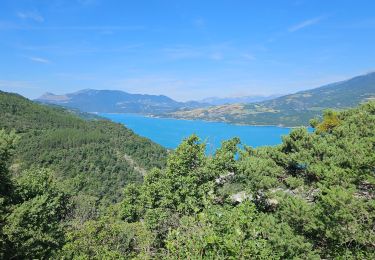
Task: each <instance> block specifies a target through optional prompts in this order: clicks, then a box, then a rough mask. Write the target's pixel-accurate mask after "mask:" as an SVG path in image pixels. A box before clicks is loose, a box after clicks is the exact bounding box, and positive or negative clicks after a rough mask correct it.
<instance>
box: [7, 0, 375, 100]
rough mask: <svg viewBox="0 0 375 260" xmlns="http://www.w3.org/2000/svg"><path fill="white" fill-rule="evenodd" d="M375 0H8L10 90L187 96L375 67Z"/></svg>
mask: <svg viewBox="0 0 375 260" xmlns="http://www.w3.org/2000/svg"><path fill="white" fill-rule="evenodd" d="M374 47H375V1H374V0H368V1H364V0H353V1H347V0H340V1H335V0H321V1H318V0H311V1H308V0H290V1H287V0H277V1H276V0H275V1H267V0H259V1H251V0H243V1H237V0H228V1H224V0H197V1H194V0H185V1H182V0H174V1H172V0H170V1H167V0H158V1H156V0H147V1H146V0H144V1H143V0H133V1H126V0H117V1H112V0H71V1H68V0H0V89H1V90H5V91H12V92H17V93H20V94H22V95H24V96H26V97H29V98H35V97H37V96H39V95H41V94H42V93H44V92H47V91H48V92H53V93H57V94H62V93H67V92H74V91H77V90H80V89H85V88H94V89H120V90H124V91H128V92H131V93H148V94H165V95H168V96H170V97H172V98H175V99H177V100H191V99H201V98H204V97H209V96H221V97H224V96H242V95H253V94H265V95H267V94H284V93H291V92H295V91H297V90H302V89H308V88H313V87H317V86H320V85H322V84H325V83H330V82H334V81H338V80H343V79H346V78H349V77H351V76H355V75H358V74H363V73H366V72H369V71H373V70H374V69H375V65H374V64H375V63H374V62H375V49H374Z"/></svg>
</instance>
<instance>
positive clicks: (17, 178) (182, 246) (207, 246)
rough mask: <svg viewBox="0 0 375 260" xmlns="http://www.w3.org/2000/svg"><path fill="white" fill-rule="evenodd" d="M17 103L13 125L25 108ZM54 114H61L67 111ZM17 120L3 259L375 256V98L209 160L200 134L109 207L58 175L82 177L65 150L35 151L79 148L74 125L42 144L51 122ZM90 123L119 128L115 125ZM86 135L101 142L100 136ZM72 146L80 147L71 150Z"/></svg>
mask: <svg viewBox="0 0 375 260" xmlns="http://www.w3.org/2000/svg"><path fill="white" fill-rule="evenodd" d="M12 97H13V98H18V99H19V97H16V96H12ZM7 100H10V98H9V99H7ZM24 102H26V103H27V104H30V106H31V107H32V106H34V104H32V103H28V102H27V101H26V100H24ZM45 109H46V110H48V111H52V110H50V108H45ZM2 111H3V108H2ZM10 111H11V112H9V113H10V114H9V115H8V116H7V118H8V125H9V124H10V123H9V120H10V119H11V118H12V116H11V115H13V114H17V113H15V112H14V111H15V110H10ZM53 111H55V112H54V113H56V114H55V116H54V117H53V118H54V120H56V121H54V122H58V117H57V114H61V111H60V112H57V111H56V110H53ZM35 113H36V111H34V112H32V113H30V115H29V116H32V114H35ZM51 113H52V112H51ZM62 114H64V116H68V115H69V113H67V112H63V113H62ZM69 117H71V118H72V120H73V118H75V120H77V122H84V121H81V119H76V117H74V116H71V115H69ZM26 118H27V117H26ZM38 118H39V117H38ZM19 120H22V119H21V118H20V119H18V120H13V126H16V125H17V122H19V124H18V125H17V127H14V128H15V129H16V130H17V131H18V133H13V132H10V133H9V131H6V132H5V131H1V132H0V178H1V190H0V220H1V222H0V223H1V224H0V254H1V255H0V258H55V259H56V258H63V259H129V258H138V259H148V258H155V259H159V258H166V259H202V258H203V259H252V258H256V259H292V258H294V259H320V258H324V259H332V258H337V259H374V258H375V250H374V249H375V231H374V224H375V222H374V220H375V214H374V213H375V200H374V198H375V194H374V192H375V176H374V173H375V153H374V149H375V102H370V103H367V104H364V105H362V106H361V107H358V108H356V109H352V110H347V111H343V112H339V113H338V112H334V111H327V112H326V113H325V114H324V116H323V119H322V120H319V119H314V120H311V125H312V126H313V127H314V128H315V130H314V132H313V133H309V132H308V131H307V130H306V129H304V128H298V129H295V130H293V131H292V132H291V133H290V134H289V135H288V136H285V137H284V138H283V142H282V144H280V145H278V146H273V147H261V148H257V149H252V148H251V147H246V146H245V147H241V146H240V140H239V139H238V138H234V139H232V140H228V141H226V142H223V144H222V146H221V148H219V149H218V150H217V151H216V153H215V154H214V155H213V156H207V155H206V154H205V144H204V143H202V142H200V140H199V138H198V137H197V136H194V135H193V136H191V137H189V138H187V139H186V140H184V141H183V142H182V143H181V145H180V146H179V147H178V148H177V149H176V150H175V151H173V152H172V153H170V154H169V156H168V159H167V163H166V166H165V167H159V168H154V169H152V170H150V171H149V172H148V173H147V174H145V176H144V180H143V182H131V183H129V182H128V183H126V184H127V185H126V187H125V189H124V192H123V199H122V200H121V201H120V202H119V203H113V204H111V205H108V206H107V207H106V209H105V210H103V211H101V213H100V214H95V213H93V212H92V211H90V210H89V209H88V208H87V207H82V205H81V204H85V203H87V200H84V199H83V198H80V197H78V196H77V195H76V194H75V193H72V190H71V189H67V185H66V183H65V182H64V181H60V178H61V175H59V174H56V173H57V172H60V171H61V174H64V176H66V178H65V180H75V179H76V178H75V175H74V174H73V175H71V173H70V171H73V172H74V171H76V169H75V167H72V168H69V167H61V165H60V166H54V165H53V164H55V163H56V164H62V162H61V161H59V160H53V159H54V158H55V156H56V155H54V156H53V157H51V159H48V160H47V161H42V160H39V159H38V158H49V157H48V154H49V153H52V154H54V150H55V149H57V150H60V149H62V148H60V147H64V145H67V147H71V146H70V145H71V143H70V139H69V138H70V136H74V133H75V132H74V131H72V132H68V134H67V138H66V139H60V137H59V136H60V133H59V132H58V130H59V129H55V128H54V129H55V130H56V131H57V132H56V135H48V137H49V139H48V140H49V141H48V142H49V143H50V144H51V145H52V146H51V148H47V146H43V144H42V143H43V141H44V138H39V139H38V138H36V139H34V140H36V142H37V143H38V145H39V143H41V144H40V145H41V146H40V148H39V146H36V145H35V144H34V145H35V146H32V144H33V142H32V141H31V140H29V141H28V142H25V141H22V139H24V138H25V136H28V137H30V138H34V135H27V134H28V133H31V132H35V133H38V132H39V131H42V129H44V128H43V127H41V126H37V125H30V124H29V125H28V124H27V123H28V122H30V121H27V120H26V121H24V123H21V122H22V121H19ZM34 120H36V118H34ZM73 121H74V120H73ZM2 122H3V121H2ZM63 122H65V121H64V120H62V119H61V122H60V123H59V125H60V126H61V128H62V129H63V128H64V127H62V125H64V123H63ZM65 124H67V125H68V126H71V128H72V129H76V128H75V127H72V123H69V124H68V123H65ZM82 124H85V125H86V124H88V125H90V126H91V124H93V128H94V130H97V128H99V129H101V128H100V127H104V126H105V127H106V128H107V127H109V126H108V125H110V126H113V128H115V129H116V127H115V125H114V124H111V123H108V122H96V121H95V122H90V123H87V122H85V123H82ZM101 124H103V126H98V125H101ZM107 124H108V125H107ZM94 126H95V127H97V128H95V127H94ZM8 128H9V127H7V129H8ZM19 129H22V131H20V130H19ZM32 129H35V130H32ZM77 129H80V128H77ZM89 129H91V128H89ZM110 129H112V128H110ZM43 131H47V132H49V131H51V130H43ZM98 131H99V130H98ZM111 131H114V130H111ZM124 131H125V130H124ZM126 131H127V130H126ZM94 133H96V132H94ZM109 134H111V135H112V134H113V132H109ZM36 135H37V134H36ZM46 137H47V136H46ZM68 137H69V138H68ZM90 138H92V139H90ZM73 140H74V139H73ZM85 140H86V139H85ZM94 140H96V142H94ZM135 140H137V139H135ZM85 142H87V143H91V144H92V145H94V144H95V143H100V142H101V139H100V136H95V135H93V136H92V137H90V136H88V137H87V141H84V142H83V143H85ZM65 143H67V144H65ZM25 145H26V146H28V147H34V148H35V149H38V150H40V151H38V152H35V153H33V156H34V157H35V160H34V161H35V163H31V159H28V157H29V156H31V155H30V154H28V152H29V150H28V149H25V148H23V146H25ZM53 145H57V146H53ZM54 147H57V148H54ZM88 147H90V146H88ZM147 147H149V146H147ZM90 149H91V148H90ZM70 151H72V153H74V154H75V156H78V155H79V154H81V152H82V151H81V152H77V151H76V150H75V149H72V150H67V151H65V153H64V155H63V156H64V157H67V158H69V154H70ZM162 151H163V150H161V152H162ZM97 152H99V151H97ZM42 153H46V154H47V155H46V156H47V157H44V156H42V157H40V156H41V154H42ZM12 154H13V156H12ZM101 155H103V154H101ZM108 156H109V157H110V156H114V154H110V155H108ZM140 156H142V155H140ZM12 158H13V159H12ZM57 158H59V157H57ZM87 158H93V157H87ZM140 158H141V159H139V160H143V159H145V158H144V157H140ZM23 160H24V161H25V162H23ZM69 160H71V159H69ZM74 162H75V161H74ZM75 163H78V164H79V162H78V161H77V162H75ZM91 163H94V162H91ZM106 163H107V162H106ZM108 163H111V161H108ZM139 163H141V162H140V161H139ZM19 164H20V165H19ZM83 165H84V164H83ZM156 165H157V164H156ZM47 166H48V168H49V169H45V168H46V167H47ZM66 166H68V164H66ZM105 166H106V167H110V166H111V165H105ZM150 166H151V163H150ZM157 166H160V165H157ZM42 167H43V168H42ZM88 172H89V171H87V170H85V168H82V169H81V173H86V174H87V173H88ZM103 174H104V173H103ZM105 174H106V175H107V178H108V179H111V178H112V176H113V175H111V174H112V172H111V171H106V172H105ZM11 176H13V177H11ZM95 176H96V175H93V176H92V177H93V179H94V180H95V179H96V177H95ZM114 176H116V175H114ZM87 180H89V179H87ZM73 182H74V181H73ZM103 185H107V184H106V183H105V182H103ZM124 185H125V183H124ZM85 187H86V186H85V183H83V184H82V187H81V190H85ZM91 187H93V186H91ZM97 187H98V188H99V187H100V185H99V184H98V186H97ZM75 188H76V187H75ZM90 209H91V210H92V209H95V207H94V208H90Z"/></svg>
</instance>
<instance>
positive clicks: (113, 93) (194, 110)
mask: <svg viewBox="0 0 375 260" xmlns="http://www.w3.org/2000/svg"><path fill="white" fill-rule="evenodd" d="M374 98H375V72H373V73H368V74H366V75H362V76H358V77H354V78H352V79H349V80H346V81H341V82H336V83H333V84H329V85H325V86H322V87H319V88H315V89H311V90H306V91H300V92H297V93H295V94H290V95H285V96H279V97H276V98H275V97H274V96H268V97H261V96H248V97H240V98H207V99H203V100H201V101H189V102H178V101H175V100H173V99H171V98H169V97H167V96H163V95H160V96H157V95H142V94H130V93H127V92H123V91H119V90H94V89H85V90H81V91H78V92H75V93H70V94H65V95H55V94H52V93H46V94H44V95H43V96H41V97H40V98H38V99H36V101H39V102H42V103H47V104H56V105H61V106H65V107H70V108H76V109H79V110H81V111H83V112H101V113H140V114H146V115H153V116H160V117H172V118H181V119H201V120H210V121H222V122H229V123H238V124H249V125H280V126H299V125H308V122H309V120H310V119H311V118H313V117H316V116H320V115H321V113H322V111H323V110H324V109H327V108H333V109H345V108H349V107H354V106H356V105H358V104H359V103H362V102H365V101H366V100H370V99H374Z"/></svg>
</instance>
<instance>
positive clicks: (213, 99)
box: [199, 94, 282, 105]
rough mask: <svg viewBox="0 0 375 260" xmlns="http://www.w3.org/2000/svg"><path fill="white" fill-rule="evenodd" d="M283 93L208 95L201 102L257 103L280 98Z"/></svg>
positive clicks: (221, 103) (215, 103)
mask: <svg viewBox="0 0 375 260" xmlns="http://www.w3.org/2000/svg"><path fill="white" fill-rule="evenodd" d="M280 96H282V95H278V94H276V95H268V96H263V95H252V96H240V97H208V98H204V99H201V100H200V101H199V102H201V103H208V104H210V105H227V104H237V103H255V102H262V101H266V100H270V99H274V98H278V97H280Z"/></svg>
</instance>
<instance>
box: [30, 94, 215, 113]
mask: <svg viewBox="0 0 375 260" xmlns="http://www.w3.org/2000/svg"><path fill="white" fill-rule="evenodd" d="M36 101H38V102H41V103H46V104H55V105H61V106H64V107H70V108H77V109H79V110H81V111H84V112H100V113H141V114H160V113H168V112H172V111H177V110H183V109H194V108H198V107H207V106H208V105H209V104H204V103H201V102H195V101H190V102H178V101H175V100H173V99H171V98H169V97H167V96H163V95H160V96H157V95H142V94H130V93H127V92H123V91H120V90H94V89H85V90H81V91H78V92H74V93H70V94H65V95H55V94H53V93H45V94H44V95H42V96H41V97H39V98H38V99H36Z"/></svg>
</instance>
